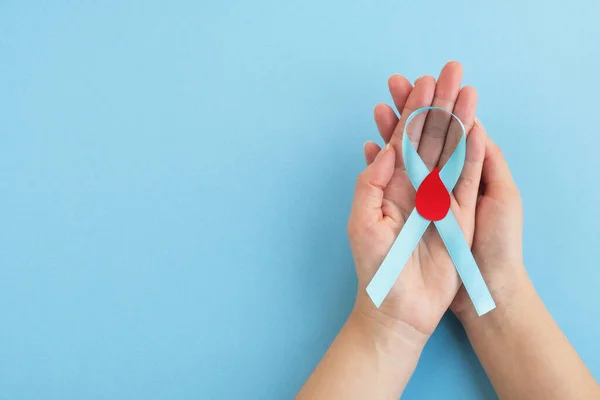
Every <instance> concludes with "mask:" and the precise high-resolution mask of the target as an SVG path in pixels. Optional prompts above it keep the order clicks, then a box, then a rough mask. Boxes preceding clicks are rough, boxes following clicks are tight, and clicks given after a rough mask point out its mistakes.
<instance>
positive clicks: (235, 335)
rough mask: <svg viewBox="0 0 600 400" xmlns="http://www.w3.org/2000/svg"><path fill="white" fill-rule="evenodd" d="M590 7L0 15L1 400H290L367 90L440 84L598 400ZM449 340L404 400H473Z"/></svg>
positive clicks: (449, 331) (374, 4) (324, 301)
mask: <svg viewBox="0 0 600 400" xmlns="http://www.w3.org/2000/svg"><path fill="white" fill-rule="evenodd" d="M599 13H600V3H598V2H597V1H594V0H574V1H571V2H563V1H561V2H559V1H541V0H540V1H530V2H522V1H516V0H507V1H504V2H482V1H477V0H470V1H453V2H448V1H438V0H435V1H429V2H417V1H412V2H406V1H405V2H400V1H389V0H387V1H373V0H355V1H328V2H323V1H316V0H305V1H301V2H300V1H276V0H260V1H259V0H257V1H245V2H242V1H211V2H207V1H191V0H190V1H171V2H157V1H102V2H99V1H96V2H91V1H90V2H77V1H64V0H63V1H52V2H46V1H44V2H42V1H40V2H17V1H12V0H3V1H0V194H1V195H0V399H1V400H8V399H11V400H14V399H41V398H44V399H61V400H64V399H141V398H143V399H167V398H168V399H189V398H196V399H198V398H199V399H237V398H244V399H284V398H292V397H293V395H294V394H295V393H296V392H297V390H298V389H299V387H300V386H301V385H302V383H303V382H304V380H305V379H306V378H307V376H308V375H309V373H310V372H311V370H312V369H313V368H314V366H315V365H316V363H317V362H318V360H319V358H320V357H321V356H322V354H323V353H324V351H325V349H326V348H327V347H328V345H329V344H330V342H331V341H332V340H333V338H334V337H335V334H336V333H337V331H338V330H339V328H340V327H341V325H342V323H343V321H344V320H345V318H346V316H347V314H348V312H349V311H350V309H351V307H352V302H353V298H354V293H355V290H356V278H355V273H354V269H353V265H352V258H351V255H350V250H349V246H348V243H347V239H346V232H345V227H346V220H347V216H348V212H349V208H350V204H351V195H352V192H353V186H354V181H355V177H356V175H357V174H358V172H359V171H360V170H361V169H362V168H363V158H362V144H363V142H364V141H365V140H367V139H375V138H376V137H377V135H376V130H375V126H374V124H373V122H372V107H373V105H374V104H375V103H377V102H379V101H389V95H388V94H387V89H386V79H387V77H388V76H389V75H390V74H391V73H393V72H401V73H403V74H405V75H406V76H407V77H409V78H410V79H415V78H417V77H418V76H419V75H421V74H425V73H430V74H437V73H438V72H439V69H440V68H441V67H442V65H443V64H444V63H445V62H446V61H447V60H449V59H457V60H460V61H462V62H463V64H464V68H465V83H467V84H472V85H475V86H476V87H477V89H478V90H479V93H480V100H481V101H480V108H479V111H478V115H479V117H480V119H481V120H482V121H483V122H484V124H485V125H486V127H487V129H488V131H489V133H490V135H491V136H493V138H494V139H495V140H496V141H497V142H498V143H499V145H500V146H501V147H502V149H503V150H504V153H505V154H506V157H507V158H508V160H509V162H510V165H511V167H512V171H513V173H514V176H515V179H516V181H517V182H518V184H519V186H520V189H521V193H522V196H523V202H524V206H525V243H524V245H525V261H526V263H527V268H528V270H529V273H530V276H531V278H532V279H533V281H534V283H535V285H536V287H537V288H538V290H539V293H540V295H541V296H542V298H543V299H544V301H545V302H546V304H547V306H548V308H549V309H550V311H551V312H552V314H553V315H554V316H555V318H556V320H557V321H558V323H559V324H560V326H561V327H562V328H563V330H564V331H565V333H566V335H567V336H568V337H569V339H570V340H571V342H572V343H573V345H574V346H575V347H576V349H577V350H578V351H579V352H580V354H581V355H582V356H583V358H584V360H585V362H586V363H587V365H588V366H589V367H590V369H591V370H592V373H593V374H594V375H595V376H596V378H600V345H599V344H598V340H597V338H598V337H600V318H599V317H598V316H599V311H598V310H599V309H600V292H599V291H598V290H597V287H598V282H600V268H599V265H598V260H599V259H600V234H599V230H598V226H600V217H599V216H598V214H597V212H596V210H597V207H598V204H600V190H598V189H597V187H596V186H594V184H596V183H597V182H598V177H599V176H600V175H599V174H600V172H599V171H600V161H599V160H600V157H598V147H599V146H600V135H599V133H598V124H597V116H598V113H599V111H598V110H600V98H599V97H598V93H600V81H599V80H598V78H597V77H598V71H600V51H599V49H598V45H597V38H598V37H600V25H599V24H598V23H597V21H598V15H599ZM494 397H495V395H494V393H493V390H492V388H491V386H490V383H489V381H488V380H487V378H486V377H485V374H484V372H483V371H482V369H481V366H480V365H479V364H478V362H477V360H476V358H475V357H474V355H473V353H472V350H471V349H470V347H469V344H468V341H467V339H466V337H465V335H464V333H463V332H462V330H461V328H460V325H459V324H458V323H457V322H456V320H455V319H453V318H451V317H448V318H446V319H444V320H443V321H442V323H441V324H440V326H439V328H438V330H437V331H436V333H435V334H434V336H433V337H432V339H431V340H430V342H429V343H428V345H427V347H426V349H425V352H424V354H423V356H422V358H421V362H420V364H419V366H418V368H417V371H416V373H415V375H414V377H413V379H412V380H411V382H410V384H409V386H408V388H407V390H406V393H405V397H404V398H406V399H430V398H431V399H437V398H450V399H454V398H460V399H480V398H494Z"/></svg>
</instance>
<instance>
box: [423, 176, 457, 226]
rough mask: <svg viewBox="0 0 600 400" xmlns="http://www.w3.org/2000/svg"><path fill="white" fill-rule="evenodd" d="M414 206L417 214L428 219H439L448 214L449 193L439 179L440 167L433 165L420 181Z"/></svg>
mask: <svg viewBox="0 0 600 400" xmlns="http://www.w3.org/2000/svg"><path fill="white" fill-rule="evenodd" d="M415 206H416V207H417V211H418V212H419V214H421V216H422V217H423V218H425V219H428V220H429V221H439V220H441V219H443V218H444V217H445V216H446V214H448V210H450V194H449V193H448V191H447V190H446V186H444V183H443V182H442V180H441V179H440V167H435V168H434V169H433V171H431V172H430V173H429V175H427V177H426V178H425V179H423V182H421V185H420V186H419V189H418V190H417V197H416V198H415Z"/></svg>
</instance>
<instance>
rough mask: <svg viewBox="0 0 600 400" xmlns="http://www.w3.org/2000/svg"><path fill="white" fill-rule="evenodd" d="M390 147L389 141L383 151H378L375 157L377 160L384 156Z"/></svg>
mask: <svg viewBox="0 0 600 400" xmlns="http://www.w3.org/2000/svg"><path fill="white" fill-rule="evenodd" d="M389 149H390V144H389V143H388V144H387V145H386V146H385V147H384V148H383V149H381V151H380V152H379V153H377V156H375V159H376V160H377V159H378V158H380V157H382V155H383V154H385V153H387V152H388V151H389Z"/></svg>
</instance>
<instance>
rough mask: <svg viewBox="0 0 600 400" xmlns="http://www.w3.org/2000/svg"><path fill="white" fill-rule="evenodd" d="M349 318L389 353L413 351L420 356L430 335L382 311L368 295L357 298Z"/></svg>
mask: <svg viewBox="0 0 600 400" xmlns="http://www.w3.org/2000/svg"><path fill="white" fill-rule="evenodd" d="M349 319H351V320H353V321H354V322H355V323H356V324H359V325H360V326H361V330H362V332H363V333H364V334H365V335H366V336H368V337H369V338H370V339H371V340H373V341H374V342H375V343H377V346H378V347H379V348H380V349H384V350H385V351H386V352H387V353H388V354H397V353H402V354H404V355H406V353H407V352H411V353H415V354H416V355H417V356H418V355H420V353H421V351H422V350H423V348H424V347H425V344H426V343H427V340H428V339H429V336H430V335H428V334H425V333H423V332H421V331H419V330H418V329H416V328H415V327H413V326H411V325H410V324H407V323H405V322H404V321H402V320H399V319H396V318H393V317H391V316H389V315H387V314H385V313H383V312H381V311H380V310H379V309H377V308H376V307H374V306H373V304H372V303H370V299H368V298H366V296H359V297H358V298H357V300H356V303H355V305H354V308H353V310H352V313H351V314H350V318H349Z"/></svg>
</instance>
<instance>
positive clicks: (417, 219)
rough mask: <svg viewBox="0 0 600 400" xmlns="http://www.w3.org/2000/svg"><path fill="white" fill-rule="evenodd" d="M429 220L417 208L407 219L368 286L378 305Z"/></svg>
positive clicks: (394, 280) (377, 305)
mask: <svg viewBox="0 0 600 400" xmlns="http://www.w3.org/2000/svg"><path fill="white" fill-rule="evenodd" d="M429 222H430V221H428V220H426V219H425V218H423V217H421V216H420V215H419V213H418V212H417V210H416V209H415V210H413V212H412V213H411V214H410V216H409V217H408V219H407V220H406V223H405V224H404V226H403V227H402V230H401V231H400V234H399V235H398V237H397V238H396V240H395V241H394V244H392V247H391V248H390V251H389V252H388V254H387V255H386V256H385V259H384V260H383V262H382V263H381V266H380V267H379V269H378V270H377V272H376V273H375V276H374V277H373V279H372V280H371V282H370V283H369V285H368V286H367V293H368V294H369V296H370V297H371V300H373V303H375V306H376V307H379V306H380V305H381V303H382V302H383V300H384V299H385V297H386V296H387V294H388V293H389V291H390V290H391V289H392V286H394V283H395V282H396V279H398V276H399V275H400V272H402V269H403V268H404V266H405V265H406V262H407V261H408V259H409V258H410V255H411V254H412V252H413V250H414V249H415V247H417V244H418V243H419V240H421V236H423V233H424V232H425V229H427V226H429ZM461 236H462V234H461Z"/></svg>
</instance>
